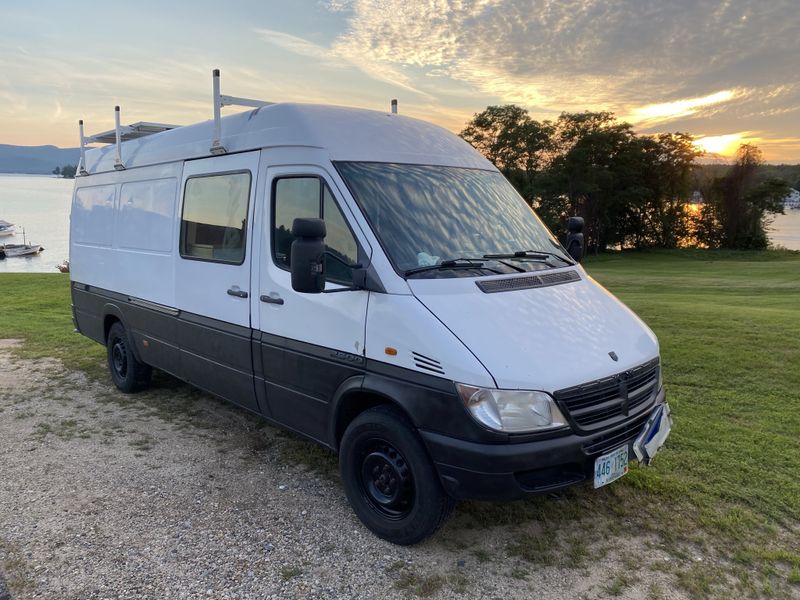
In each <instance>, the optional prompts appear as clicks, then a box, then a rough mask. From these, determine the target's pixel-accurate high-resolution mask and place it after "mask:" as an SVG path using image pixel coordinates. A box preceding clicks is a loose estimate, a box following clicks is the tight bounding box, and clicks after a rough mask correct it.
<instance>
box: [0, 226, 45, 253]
mask: <svg viewBox="0 0 800 600" xmlns="http://www.w3.org/2000/svg"><path fill="white" fill-rule="evenodd" d="M0 250H2V252H3V254H4V255H5V257H6V258H13V257H16V256H33V255H34V254H39V252H41V251H42V250H44V248H42V246H41V245H39V244H29V243H28V240H27V239H26V237H25V228H24V227H23V228H22V243H21V244H3V245H0Z"/></svg>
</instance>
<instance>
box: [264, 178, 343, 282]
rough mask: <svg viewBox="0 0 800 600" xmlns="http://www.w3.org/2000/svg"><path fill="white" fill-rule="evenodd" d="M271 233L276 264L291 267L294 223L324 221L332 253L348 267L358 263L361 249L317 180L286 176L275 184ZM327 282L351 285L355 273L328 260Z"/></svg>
mask: <svg viewBox="0 0 800 600" xmlns="http://www.w3.org/2000/svg"><path fill="white" fill-rule="evenodd" d="M273 210H274V215H275V216H274V223H273V230H272V240H273V242H272V243H273V253H274V254H273V255H274V257H275V263H276V264H277V265H278V266H280V267H283V268H284V269H288V268H289V259H290V254H291V248H292V242H293V241H294V236H292V223H293V222H294V220H295V219H297V218H314V219H316V218H321V219H325V227H326V231H327V235H326V237H325V244H326V247H327V249H328V251H329V252H331V253H332V254H334V255H336V256H338V257H339V258H341V259H342V260H344V261H345V262H347V263H348V264H353V263H355V262H356V259H357V257H358V246H357V244H356V240H355V238H354V237H353V234H352V232H351V231H350V228H349V227H348V226H347V222H346V221H345V219H344V215H342V212H341V210H339V207H338V205H337V204H336V201H335V200H334V198H333V194H332V193H331V191H330V189H329V188H328V186H327V185H326V184H325V182H324V181H322V180H321V179H320V178H318V177H287V178H283V179H278V180H277V181H276V182H275V196H274V209H273ZM325 271H326V273H327V277H328V279H330V280H331V281H335V282H339V283H345V284H347V283H351V282H352V271H351V269H349V268H348V267H346V266H345V265H343V264H342V263H341V262H340V261H337V260H336V259H333V258H331V257H329V256H326V257H325Z"/></svg>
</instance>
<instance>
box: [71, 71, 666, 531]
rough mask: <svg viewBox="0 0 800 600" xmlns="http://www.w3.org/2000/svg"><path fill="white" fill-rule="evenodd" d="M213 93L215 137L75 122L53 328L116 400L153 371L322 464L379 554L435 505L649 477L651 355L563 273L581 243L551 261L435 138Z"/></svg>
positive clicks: (649, 342) (352, 114)
mask: <svg viewBox="0 0 800 600" xmlns="http://www.w3.org/2000/svg"><path fill="white" fill-rule="evenodd" d="M218 81H219V80H218V72H216V73H215V77H214V83H215V87H214V89H215V95H214V108H215V111H214V112H215V119H214V120H212V121H208V122H204V123H199V124H196V125H191V126H186V127H171V126H168V125H157V124H148V123H138V124H136V125H132V126H127V127H122V126H120V125H119V112H117V127H116V128H115V130H113V131H111V132H106V133H103V134H98V135H96V136H92V137H90V138H84V136H83V130H82V124H81V145H82V147H83V145H84V144H85V143H87V142H111V143H110V145H108V146H105V147H100V148H94V149H87V150H86V151H85V153H83V156H82V159H81V166H80V169H79V176H78V177H77V178H76V179H75V191H74V198H73V203H72V215H71V221H70V269H71V280H72V303H73V315H74V321H75V326H76V328H77V329H78V331H79V332H80V333H82V334H84V335H86V336H88V337H90V338H91V339H94V340H96V341H98V342H100V343H102V344H104V345H106V347H107V348H108V364H109V368H110V371H111V376H112V378H113V380H114V383H115V384H116V385H117V387H119V389H121V390H122V391H124V392H134V391H136V390H139V389H142V388H143V387H144V386H146V385H147V383H148V380H149V378H150V374H151V369H152V368H156V369H161V370H163V371H166V372H168V373H171V374H172V375H174V376H176V377H178V378H180V379H182V380H185V381H187V382H189V383H191V384H192V385H195V386H197V387H199V388H202V389H204V390H207V391H208V392H211V393H213V394H216V395H218V396H221V397H223V398H225V399H227V400H230V401H231V402H234V403H236V404H238V405H239V406H242V407H244V408H246V409H248V410H251V411H253V412H255V413H257V414H259V415H262V416H263V417H264V418H266V419H268V420H269V421H271V422H274V423H277V424H280V425H281V426H283V427H286V428H289V429H291V430H294V431H296V432H299V433H301V434H303V435H304V436H307V437H308V438H310V439H312V440H315V441H316V442H319V443H321V444H323V445H325V446H327V447H329V448H331V449H333V450H334V451H337V452H338V453H339V457H340V458H339V462H340V467H341V475H342V481H343V485H344V489H345V492H346V494H347V497H348V499H349V500H350V503H351V504H352V506H353V508H354V510H355V512H356V514H357V515H358V516H359V518H360V519H361V520H362V521H363V522H364V524H365V525H366V526H367V527H368V528H369V529H371V530H372V531H373V532H374V533H376V534H377V535H378V536H380V537H382V538H385V539H387V540H390V541H392V542H395V543H398V544H411V543H415V542H418V541H420V540H421V539H423V538H425V537H426V536H428V535H430V534H431V533H432V532H433V531H435V530H436V529H437V528H438V527H439V526H440V525H441V523H442V522H443V521H444V519H445V518H446V516H447V515H448V513H449V512H450V510H451V508H452V506H453V503H454V500H455V499H460V498H477V499H486V500H489V499H492V500H495V499H500V500H510V499H518V498H523V497H525V496H527V495H529V494H534V493H540V492H547V491H552V490H555V489H559V488H563V487H565V486H569V485H573V484H577V483H580V482H584V481H591V482H593V484H594V486H595V487H599V486H601V485H605V484H607V483H610V482H611V481H614V480H615V479H616V478H618V477H620V476H622V475H624V474H625V473H626V472H627V470H628V464H629V460H633V459H634V458H636V459H638V460H639V461H641V462H644V463H649V461H650V460H651V459H652V457H653V455H654V454H655V452H656V451H657V450H658V448H659V447H660V446H661V445H662V444H663V442H664V440H665V439H666V437H667V435H668V433H669V430H670V427H671V417H670V413H669V407H668V405H667V404H666V402H665V395H664V389H663V386H662V381H661V366H660V362H659V347H658V342H657V340H656V338H655V336H654V335H653V333H652V331H650V329H648V327H647V326H646V325H645V324H644V323H643V322H642V321H641V320H640V319H639V318H637V317H636V315H634V314H633V312H631V311H630V310H629V309H628V308H626V307H625V306H624V305H623V304H622V303H621V302H620V301H618V300H617V299H616V298H614V297H613V296H612V295H611V294H610V293H609V292H608V291H606V290H605V289H603V288H602V287H601V286H600V285H599V284H598V283H596V282H595V281H594V280H592V279H591V278H590V277H589V276H588V275H587V274H586V272H585V271H584V270H583V268H581V266H580V265H579V264H578V261H577V260H576V258H577V259H580V253H581V247H580V244H581V236H580V235H575V236H573V242H574V243H575V247H574V248H571V253H570V252H568V251H566V250H565V249H564V247H563V246H562V245H561V244H559V242H558V241H557V240H556V239H555V238H554V237H553V235H552V234H551V233H550V232H549V231H548V230H547V229H546V227H545V226H544V225H543V224H542V223H541V221H540V220H539V219H538V218H537V217H536V215H535V214H534V212H533V211H532V210H531V209H530V208H529V207H528V205H527V204H526V203H525V201H524V200H523V199H522V198H521V197H520V196H519V195H518V194H517V192H516V191H515V190H514V188H513V187H512V186H511V184H510V183H509V182H508V181H507V180H506V179H505V178H504V177H503V176H502V175H501V174H500V173H499V172H498V171H497V169H496V168H495V167H494V166H493V165H492V164H491V163H490V162H488V161H487V160H486V159H485V158H484V157H483V156H481V155H480V154H479V153H478V152H476V151H475V150H474V149H473V148H472V147H471V146H470V145H469V144H467V143H466V142H464V141H463V140H461V139H460V138H459V137H457V136H455V135H453V134H452V133H450V132H448V131H446V130H444V129H442V128H440V127H437V126H435V125H431V124H429V123H425V122H422V121H419V120H416V119H412V118H408V117H403V116H399V115H398V114H395V113H394V112H392V113H384V112H373V111H366V110H355V109H349V108H337V107H330V106H314V105H300V104H268V103H262V102H258V101H253V100H246V99H242V98H231V97H227V96H220V95H219V87H218V85H219V84H218ZM230 103H237V104H245V105H249V106H256V107H257V108H255V109H254V110H252V111H248V112H243V113H239V114H234V115H231V116H227V117H225V118H220V117H219V108H220V106H222V105H224V104H230ZM125 140H129V141H125ZM572 224H573V229H574V230H575V231H576V232H577V230H578V229H580V226H581V222H580V221H579V220H574V221H573V223H572ZM165 401H168V400H165Z"/></svg>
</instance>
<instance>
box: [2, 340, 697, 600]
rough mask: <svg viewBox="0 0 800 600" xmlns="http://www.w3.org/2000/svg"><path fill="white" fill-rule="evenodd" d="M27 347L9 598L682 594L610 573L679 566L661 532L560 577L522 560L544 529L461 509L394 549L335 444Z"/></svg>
mask: <svg viewBox="0 0 800 600" xmlns="http://www.w3.org/2000/svg"><path fill="white" fill-rule="evenodd" d="M13 345H14V342H13V341H8V340H0V600H8V599H9V597H10V598H13V599H14V600H19V599H22V598H65V599H70V598H82V599H95V598H97V599H100V598H221V599H227V598H231V599H232V598H309V599H317V598H320V599H322V598H325V599H328V598H407V597H415V596H422V597H426V596H427V597H435V598H503V599H505V598H530V597H531V595H532V594H534V595H535V596H536V597H537V598H543V599H548V598H564V597H585V598H595V597H609V596H614V597H620V598H640V597H645V596H648V597H652V596H654V595H656V593H657V594H658V596H659V597H662V598H681V597H683V595H682V594H681V593H679V591H677V590H676V589H674V588H673V587H671V584H670V580H669V579H668V578H667V576H666V575H663V574H662V573H659V572H658V571H657V570H642V571H641V572H638V574H637V572H636V570H634V572H633V574H632V575H631V576H630V577H627V576H626V578H622V579H621V580H617V579H614V577H612V576H616V575H617V574H619V575H624V573H625V572H627V571H625V570H623V571H621V570H620V561H621V559H622V558H623V557H640V558H641V557H643V556H647V557H649V558H648V560H649V561H651V562H652V563H656V562H658V561H669V560H670V557H669V555H668V554H666V553H665V552H662V551H660V550H658V549H657V548H656V549H654V547H653V540H648V539H646V538H641V539H636V538H629V537H625V538H620V539H615V540H613V543H612V549H611V551H608V550H607V549H605V550H603V551H597V552H595V549H596V548H595V547H594V546H593V545H591V544H590V546H589V547H588V548H586V549H585V551H586V552H587V553H588V555H589V556H590V557H591V559H590V560H588V561H580V563H579V566H567V565H569V561H567V560H562V561H557V562H556V564H555V565H548V566H544V565H539V564H536V563H535V561H533V562H532V561H531V560H526V559H524V558H520V557H519V556H518V554H514V553H511V552H509V545H510V544H513V543H514V541H515V540H519V539H520V536H521V535H522V536H527V537H525V538H524V539H535V536H536V532H537V527H538V524H537V523H536V522H526V523H522V524H519V525H518V526H517V525H515V526H504V527H488V526H486V527H481V528H478V529H475V528H474V527H472V528H470V527H465V526H464V522H465V519H464V518H459V512H460V509H459V508H458V507H457V508H456V511H455V515H454V518H452V519H451V521H450V522H449V523H448V524H447V525H446V526H445V527H444V529H443V530H442V531H441V532H440V533H439V534H437V535H436V536H435V537H434V538H433V539H431V540H429V541H427V542H425V543H423V544H420V545H418V546H414V547H411V548H404V547H398V546H393V545H391V544H388V543H386V542H384V541H382V540H380V539H378V538H376V537H375V536H373V535H372V534H371V533H370V532H369V531H367V530H366V529H365V528H364V527H363V526H362V525H361V523H360V522H359V521H358V519H357V518H356V517H355V515H354V514H353V512H352V511H351V509H350V507H349V505H348V504H347V500H346V498H345V496H344V492H343V490H342V488H341V485H340V483H339V481H338V476H337V475H336V458H335V456H333V455H332V454H330V453H329V452H327V451H326V450H324V449H321V448H319V447H317V446H315V445H313V444H311V443H310V442H305V441H302V440H300V439H299V438H296V437H295V436H293V435H291V434H287V433H285V432H283V431H281V430H279V429H277V428H274V427H271V426H269V425H267V424H266V423H265V422H264V421H263V420H261V419H259V418H258V417H256V416H254V415H251V414H249V413H247V412H245V411H243V410H239V409H237V408H235V407H233V406H231V405H228V404H225V403H223V402H221V401H218V400H217V399H215V398H213V397H210V396H208V395H206V394H203V393H201V392H199V391H197V390H194V389H193V388H191V387H189V386H186V385H184V384H181V383H179V382H177V381H175V380H174V379H171V378H169V377H166V376H158V377H157V378H156V379H155V381H154V387H153V388H152V389H151V390H149V391H147V392H144V393H141V394H137V395H135V396H125V395H123V394H119V393H118V392H117V391H116V390H115V389H114V388H113V387H112V386H111V385H110V383H106V382H104V381H99V382H97V381H92V380H90V379H87V378H86V377H85V376H84V375H83V374H80V373H73V372H68V371H65V370H64V369H63V367H62V366H61V364H60V363H59V362H57V361H55V360H47V359H43V360H36V361H33V360H27V359H20V358H16V357H14V355H13ZM554 501H555V500H554ZM579 533H580V532H576V531H564V532H563V534H564V537H567V536H572V537H573V538H574V537H575V535H576V534H579ZM592 543H594V542H592ZM598 543H602V544H605V545H606V546H607V544H608V540H607V539H601V540H598ZM606 546H604V547H606ZM577 564H578V563H576V565H577ZM9 592H10V596H9Z"/></svg>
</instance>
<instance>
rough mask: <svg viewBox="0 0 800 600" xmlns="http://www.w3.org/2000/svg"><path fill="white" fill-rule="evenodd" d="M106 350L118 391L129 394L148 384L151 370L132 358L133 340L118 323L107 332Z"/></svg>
mask: <svg viewBox="0 0 800 600" xmlns="http://www.w3.org/2000/svg"><path fill="white" fill-rule="evenodd" d="M106 350H107V354H108V370H109V371H111V379H112V380H113V381H114V385H116V386H117V388H119V389H120V391H123V392H125V393H126V394H131V393H133V392H138V391H139V390H142V389H144V388H146V387H147V386H148V385H149V384H150V377H151V375H152V372H153V370H152V368H151V367H150V365H146V364H144V363H143V362H140V361H139V360H138V359H137V358H136V356H134V354H133V340H131V339H130V336H129V335H128V333H127V332H126V331H125V327H123V326H122V323H120V322H119V321H117V322H116V323H114V324H113V325H112V326H111V329H109V330H108V340H107V341H106Z"/></svg>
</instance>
